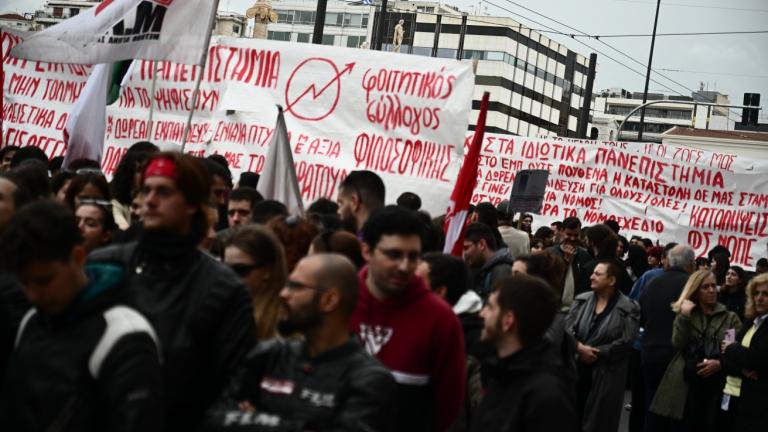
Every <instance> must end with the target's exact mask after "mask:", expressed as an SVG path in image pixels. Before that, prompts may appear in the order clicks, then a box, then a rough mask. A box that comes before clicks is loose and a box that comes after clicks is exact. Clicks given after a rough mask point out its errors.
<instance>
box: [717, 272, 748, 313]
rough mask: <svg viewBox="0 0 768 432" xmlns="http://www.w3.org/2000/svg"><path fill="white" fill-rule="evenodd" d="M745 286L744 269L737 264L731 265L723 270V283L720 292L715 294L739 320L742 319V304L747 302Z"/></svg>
mask: <svg viewBox="0 0 768 432" xmlns="http://www.w3.org/2000/svg"><path fill="white" fill-rule="evenodd" d="M746 286H747V279H746V274H745V273H744V269H743V268H741V267H739V266H731V268H729V269H728V271H727V272H725V283H724V284H723V286H722V287H720V293H719V294H718V295H717V301H719V302H720V303H722V304H724V305H725V307H726V309H728V310H729V311H731V312H734V313H735V314H736V315H738V316H739V319H741V320H744V306H745V305H746V303H747V293H746V291H745V287H746Z"/></svg>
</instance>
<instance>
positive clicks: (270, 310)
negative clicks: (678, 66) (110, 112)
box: [0, 142, 768, 432]
mask: <svg viewBox="0 0 768 432" xmlns="http://www.w3.org/2000/svg"><path fill="white" fill-rule="evenodd" d="M61 162H62V161H61V160H60V159H54V160H51V161H49V160H48V158H47V157H46V155H45V154H44V153H43V152H42V151H40V150H39V149H37V148H34V147H25V148H15V147H5V148H3V149H0V374H1V375H2V377H3V379H2V381H0V382H1V384H0V425H2V428H3V430H13V431H78V432H84V431H180V432H182V431H183V432H188V431H224V430H243V431H441V432H442V431H584V432H593V431H594V432H599V431H606V432H615V431H617V430H618V429H619V424H620V419H621V417H622V415H623V414H624V415H627V416H628V417H629V429H630V431H632V432H640V431H648V432H656V431H691V432H705V431H717V432H728V431H764V430H768V410H766V407H768V330H766V325H765V323H764V321H765V318H766V316H768V261H767V260H766V259H765V258H761V259H760V260H758V261H757V262H756V272H755V273H754V274H753V273H752V272H747V271H745V270H744V269H743V268H741V267H738V266H735V265H734V266H731V265H730V263H729V258H730V253H729V251H728V250H727V249H726V248H725V247H722V246H716V247H715V248H713V249H712V250H711V251H710V252H709V254H708V255H707V256H702V257H696V255H695V253H694V251H693V249H691V247H689V246H688V245H686V244H684V239H681V240H680V242H679V243H670V244H666V245H659V244H657V243H656V242H654V241H653V240H652V239H648V238H641V237H632V238H630V239H627V238H625V237H623V236H622V235H621V233H620V229H619V226H618V224H617V223H616V222H615V221H613V220H608V221H605V222H604V223H602V224H597V225H593V226H590V227H585V226H582V224H581V221H580V220H579V219H578V218H576V217H569V218H566V219H565V220H563V221H560V222H556V223H553V224H551V225H549V226H537V224H536V221H535V220H534V216H532V215H530V214H521V215H519V216H520V217H519V218H518V219H517V220H515V218H514V216H515V215H514V214H512V212H511V211H510V210H511V209H510V205H509V203H508V202H502V203H500V204H499V205H496V206H494V205H492V204H491V203H479V204H477V205H476V206H473V207H472V209H471V211H470V214H469V217H468V220H467V226H466V228H465V232H464V237H463V255H462V256H461V257H455V256H451V255H447V254H444V253H442V250H443V246H444V242H445V238H444V235H443V220H444V217H443V216H438V217H435V218H433V216H437V215H430V214H428V213H427V212H425V211H423V210H422V209H421V205H422V202H421V198H420V197H419V196H418V195H416V194H414V193H410V192H407V193H404V194H402V195H401V196H400V197H398V199H397V203H396V204H391V205H387V203H386V202H385V196H386V186H385V184H384V182H383V181H382V179H381V178H380V177H379V176H378V175H376V174H375V173H373V172H370V171H352V172H350V173H349V174H348V175H347V177H346V178H345V179H344V180H343V181H342V183H341V185H340V187H339V189H338V195H337V197H334V198H336V199H335V200H331V199H320V200H318V201H316V202H313V203H311V204H310V205H309V206H308V207H307V209H306V211H305V212H304V213H303V214H300V215H297V214H290V213H289V211H288V209H287V207H286V206H285V205H284V204H283V203H280V202H277V201H273V200H265V199H263V197H262V196H261V194H259V192H257V189H256V186H257V184H258V176H257V175H256V174H253V173H245V174H243V175H242V176H241V177H240V178H239V179H238V181H237V182H235V180H234V179H233V178H232V175H231V172H230V170H229V168H228V166H227V162H226V160H225V159H224V158H222V157H219V156H209V157H208V158H205V159H202V158H196V157H193V156H189V155H181V154H179V153H172V152H161V151H159V149H158V148H157V147H156V146H154V145H153V144H151V143H148V142H142V143H137V144H135V145H134V146H132V147H131V148H130V149H128V151H127V152H126V153H125V155H124V157H123V158H122V160H121V162H120V164H119V166H118V167H117V169H116V171H115V173H114V176H113V177H112V180H111V181H107V178H106V177H105V176H104V175H103V173H102V172H101V171H100V168H99V164H98V163H96V162H95V161H89V160H76V161H73V162H72V163H71V164H70V166H69V167H67V168H66V169H62V168H61ZM627 394H631V399H629V402H630V403H627V402H628V399H627V397H626V395H627Z"/></svg>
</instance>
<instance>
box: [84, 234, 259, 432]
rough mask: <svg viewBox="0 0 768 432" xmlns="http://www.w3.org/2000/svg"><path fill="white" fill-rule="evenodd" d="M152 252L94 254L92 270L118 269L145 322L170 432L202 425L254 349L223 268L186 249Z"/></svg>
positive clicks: (176, 245)
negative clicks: (158, 364)
mask: <svg viewBox="0 0 768 432" xmlns="http://www.w3.org/2000/svg"><path fill="white" fill-rule="evenodd" d="M168 243H169V244H168V248H170V249H174V250H170V251H161V252H162V254H158V252H154V251H152V252H150V248H149V246H148V245H147V246H146V247H145V246H144V245H143V244H142V243H137V242H131V243H126V244H122V245H117V246H111V247H108V248H104V249H99V250H96V251H95V252H94V253H92V254H91V255H90V256H89V260H90V261H91V262H99V261H108V262H115V261H116V262H120V263H123V264H124V265H125V266H126V268H127V269H129V271H128V276H127V282H126V283H127V287H128V291H129V295H130V296H131V300H130V301H131V303H132V305H134V306H135V307H136V309H138V310H139V311H140V312H141V313H142V314H144V316H146V317H147V319H149V321H150V323H152V326H153V327H154V328H155V331H156V332H157V336H158V338H159V339H160V346H161V347H162V349H163V358H164V361H165V362H164V366H163V381H164V384H165V395H166V397H165V407H166V419H167V426H168V430H169V431H171V432H173V431H183V432H187V431H190V430H194V429H195V428H196V427H197V426H198V425H199V424H200V422H201V421H202V419H203V415H204V413H205V410H206V409H207V408H208V407H209V406H210V405H211V404H212V403H213V402H214V401H215V400H216V398H217V397H218V396H219V395H220V394H221V392H222V390H223V389H224V386H225V385H226V383H227V381H228V379H229V376H230V375H231V374H232V373H234V372H235V371H236V370H237V367H238V366H239V364H240V362H241V361H242V359H243V358H244V356H245V354H246V353H247V352H248V351H249V350H250V349H251V348H253V346H254V345H255V343H256V331H255V324H254V321H253V312H252V310H253V309H252V304H251V299H250V294H249V292H248V290H247V289H246V288H245V286H244V285H243V284H242V282H241V281H240V279H239V278H238V277H237V275H236V274H235V273H234V272H233V271H232V270H231V269H229V268H228V267H227V266H225V265H224V264H221V263H219V262H217V261H216V260H215V259H213V258H212V257H210V256H209V255H207V254H206V253H204V252H202V251H200V250H199V249H197V247H195V246H194V245H186V246H184V245H183V241H179V242H176V241H169V242H168Z"/></svg>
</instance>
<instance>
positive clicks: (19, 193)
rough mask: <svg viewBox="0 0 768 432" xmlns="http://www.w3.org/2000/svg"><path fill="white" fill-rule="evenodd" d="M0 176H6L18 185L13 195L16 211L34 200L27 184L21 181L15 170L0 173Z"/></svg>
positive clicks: (5, 177)
mask: <svg viewBox="0 0 768 432" xmlns="http://www.w3.org/2000/svg"><path fill="white" fill-rule="evenodd" d="M0 178H4V179H6V180H8V181H9V182H11V183H13V184H14V185H16V190H15V191H14V192H13V196H12V198H13V207H14V211H19V209H20V208H21V207H22V206H24V205H25V204H27V203H28V202H30V201H32V196H31V195H30V194H29V191H27V188H26V186H24V184H23V183H21V181H20V180H19V179H18V177H16V175H15V174H14V173H13V172H6V173H0Z"/></svg>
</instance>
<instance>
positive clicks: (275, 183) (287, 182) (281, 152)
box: [256, 107, 304, 215]
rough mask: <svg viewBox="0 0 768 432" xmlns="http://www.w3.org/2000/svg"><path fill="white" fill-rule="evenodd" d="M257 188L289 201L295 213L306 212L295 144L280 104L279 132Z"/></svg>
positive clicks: (274, 139) (275, 136) (286, 202)
mask: <svg viewBox="0 0 768 432" xmlns="http://www.w3.org/2000/svg"><path fill="white" fill-rule="evenodd" d="M256 189H257V190H258V191H259V193H260V194H261V195H262V196H263V197H264V199H269V200H276V201H280V202H281V203H283V204H285V206H286V207H288V212H289V213H290V214H292V215H300V214H301V213H303V212H304V205H303V204H302V201H301V193H300V192H299V180H298V178H297V177H296V166H295V165H294V164H293V152H292V151H291V143H290V142H289V141H288V129H287V128H286V127H285V118H284V117H283V109H282V108H280V107H278V111H277V124H275V131H274V132H273V133H272V139H271V140H270V141H269V152H268V153H267V160H266V162H265V163H264V168H263V169H262V170H261V175H260V176H259V184H258V186H257V188H256Z"/></svg>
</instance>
